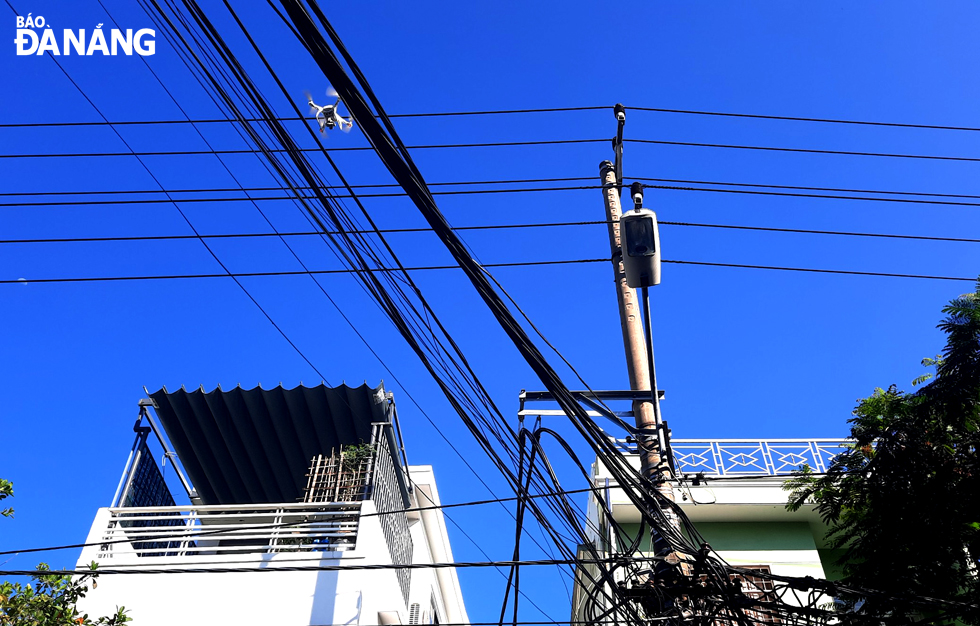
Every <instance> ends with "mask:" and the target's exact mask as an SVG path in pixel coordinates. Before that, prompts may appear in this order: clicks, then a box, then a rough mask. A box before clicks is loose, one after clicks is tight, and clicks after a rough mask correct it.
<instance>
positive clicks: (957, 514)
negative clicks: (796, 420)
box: [786, 281, 980, 624]
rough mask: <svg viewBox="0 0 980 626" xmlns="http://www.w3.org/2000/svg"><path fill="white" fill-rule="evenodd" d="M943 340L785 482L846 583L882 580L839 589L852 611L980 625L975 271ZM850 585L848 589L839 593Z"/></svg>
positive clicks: (943, 325)
mask: <svg viewBox="0 0 980 626" xmlns="http://www.w3.org/2000/svg"><path fill="white" fill-rule="evenodd" d="M942 312H943V313H944V314H945V316H946V317H945V318H944V319H943V320H942V321H941V322H940V323H939V325H938V328H939V329H940V330H942V331H943V332H944V333H945V334H946V338H947V341H946V347H945V348H944V349H943V353H942V355H941V356H940V357H937V358H936V359H926V360H924V361H923V365H926V366H931V367H934V368H935V376H934V377H929V376H924V377H920V378H918V379H916V381H914V383H913V384H921V383H923V382H926V381H929V382H928V383H927V384H925V385H924V386H922V387H920V388H919V389H918V390H917V391H915V392H914V393H906V392H904V391H899V390H897V388H896V387H895V386H892V387H889V388H888V389H876V390H875V391H874V393H873V394H872V395H871V396H870V397H868V398H865V399H863V400H860V401H859V403H858V405H857V408H856V409H855V410H854V412H853V418H852V419H851V420H850V422H849V423H850V424H851V438H852V439H853V442H852V444H851V446H850V447H849V449H848V450H846V451H845V452H844V453H842V454H840V455H839V456H837V457H836V458H835V459H834V460H833V461H832V463H831V466H830V467H829V468H828V471H827V473H826V474H825V475H823V476H819V477H818V476H815V475H813V474H812V473H811V472H810V470H809V469H808V468H804V471H803V472H802V473H801V474H799V475H798V476H797V477H796V478H795V479H793V480H791V481H789V483H788V484H787V487H786V488H787V489H789V490H790V491H791V492H792V493H791V494H790V498H789V503H788V504H787V508H789V509H790V510H794V511H795V510H798V509H799V508H800V507H802V506H803V505H804V504H806V503H809V502H813V503H815V504H816V507H817V511H818V512H819V513H820V515H821V516H822V517H823V519H824V520H825V521H826V522H827V523H828V524H829V526H830V531H829V534H828V538H829V541H830V544H831V546H832V547H834V548H838V549H841V550H842V551H843V556H842V558H841V560H840V563H839V564H840V565H841V566H842V569H843V581H842V582H843V583H845V584H849V585H854V586H860V587H863V588H868V589H874V590H879V591H881V592H883V595H880V596H879V595H875V594H864V596H863V597H858V596H853V597H844V598H842V600H843V604H842V608H843V610H845V611H846V612H848V613H849V614H851V615H852V616H855V617H858V618H860V617H861V616H867V617H868V618H869V619H871V620H874V619H880V618H882V617H889V616H890V617H893V618H912V619H914V618H917V617H918V618H922V617H928V618H932V619H939V620H946V619H948V620H953V619H956V620H958V621H961V622H965V623H969V624H980V611H978V610H977V609H976V608H970V607H969V606H962V605H954V604H948V603H944V602H935V601H929V600H927V601H925V602H923V601H922V600H921V598H932V599H938V600H941V601H952V602H956V603H965V604H967V605H970V604H972V605H976V604H978V603H980V587H978V584H977V557H978V556H980V468H978V465H977V462H978V445H980V410H978V409H980V281H978V283H977V288H976V292H975V293H972V294H967V295H963V296H960V297H959V298H956V299H955V300H952V301H951V302H950V303H949V304H948V305H947V306H945V307H944V308H943V309H942ZM842 595H845V594H842Z"/></svg>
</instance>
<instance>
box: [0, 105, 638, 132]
mask: <svg viewBox="0 0 980 626" xmlns="http://www.w3.org/2000/svg"><path fill="white" fill-rule="evenodd" d="M604 109H608V110H612V107H610V106H586V107H552V108H544V109H502V110H495V111H440V112H433V113H389V114H388V117H391V118H395V117H398V118H412V117H459V116H470V115H508V114H514V113H565V112H572V111H599V110H604ZM637 110H639V109H637ZM301 121H312V118H310V117H296V116H292V117H288V116H287V117H278V116H277V117H250V118H245V119H243V120H237V119H229V118H211V119H199V120H190V119H188V120H119V121H115V122H19V123H7V124H0V128H43V127H64V126H110V125H111V126H153V125H158V124H215V123H223V124H227V123H231V122H245V123H253V122H301Z"/></svg>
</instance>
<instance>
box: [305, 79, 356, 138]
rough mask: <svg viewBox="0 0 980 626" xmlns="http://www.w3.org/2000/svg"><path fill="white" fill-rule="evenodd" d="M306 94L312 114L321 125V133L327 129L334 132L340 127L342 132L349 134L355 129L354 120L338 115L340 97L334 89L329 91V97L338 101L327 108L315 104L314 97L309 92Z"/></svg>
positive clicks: (326, 106)
mask: <svg viewBox="0 0 980 626" xmlns="http://www.w3.org/2000/svg"><path fill="white" fill-rule="evenodd" d="M303 93H304V94H306V99H307V101H308V103H309V105H310V113H313V114H314V115H313V116H314V117H315V118H316V121H317V122H319V124H320V132H321V133H322V132H323V131H324V130H326V129H328V128H329V129H330V130H333V129H334V128H337V127H338V126H339V127H340V130H342V131H344V132H345V133H349V132H350V129H351V128H353V127H354V120H352V119H351V118H349V117H341V116H340V115H339V114H338V113H337V107H339V106H340V104H341V102H340V96H338V95H337V92H336V91H334V90H333V89H327V95H328V96H329V97H331V98H337V101H336V102H335V103H333V104H328V105H325V106H320V105H319V104H317V103H315V102H313V96H312V95H311V94H310V92H309V91H304V92H303Z"/></svg>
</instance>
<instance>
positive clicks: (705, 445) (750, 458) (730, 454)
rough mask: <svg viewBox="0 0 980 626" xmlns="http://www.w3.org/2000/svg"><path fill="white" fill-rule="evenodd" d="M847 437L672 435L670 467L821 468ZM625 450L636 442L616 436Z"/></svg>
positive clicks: (739, 471) (724, 471)
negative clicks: (679, 437)
mask: <svg viewBox="0 0 980 626" xmlns="http://www.w3.org/2000/svg"><path fill="white" fill-rule="evenodd" d="M848 441H849V440H847V439H672V440H671V442H670V447H671V450H672V452H673V458H674V467H675V468H676V469H677V472H679V473H681V474H697V473H703V474H704V475H705V476H759V475H768V474H790V473H792V472H794V471H796V470H798V469H799V468H800V466H801V465H809V466H810V468H811V469H812V470H813V471H814V472H825V471H827V466H828V465H829V463H830V461H831V459H832V458H833V457H834V456H836V455H838V454H840V453H841V452H843V451H844V448H845V447H846V446H847V445H848ZM616 447H617V448H619V449H620V450H621V451H623V452H625V453H626V454H636V453H637V451H636V443H635V442H633V441H630V442H627V441H626V440H624V439H617V440H616Z"/></svg>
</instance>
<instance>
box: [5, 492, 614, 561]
mask: <svg viewBox="0 0 980 626" xmlns="http://www.w3.org/2000/svg"><path fill="white" fill-rule="evenodd" d="M599 490H600V488H599V487H591V488H585V489H569V490H563V491H562V492H560V493H540V494H534V495H530V494H528V495H521V496H511V497H508V498H494V499H490V500H473V501H471V502H452V503H449V504H433V505H431V506H418V507H411V508H405V509H398V510H394V511H375V512H374V513H360V512H357V513H355V512H351V513H350V515H352V516H357V518H358V519H363V518H367V517H383V516H385V515H395V514H398V513H417V512H420V511H434V510H440V511H442V510H445V509H455V508H459V507H464V506H481V505H484V504H497V503H502V502H513V501H515V500H519V499H522V498H549V497H554V496H557V495H570V494H577V493H591V492H593V491H599ZM317 504H318V503H316V502H311V503H310V506H314V507H315V506H316V505H317ZM304 513H306V512H305V511H304ZM312 514H313V515H315V514H316V513H312ZM307 523H309V522H308V521H307V520H302V521H298V522H278V523H270V524H244V525H241V526H236V527H234V528H224V529H220V530H207V526H201V529H202V530H201V532H191V533H189V532H187V531H186V530H184V531H175V532H174V534H172V535H153V537H152V541H154V542H157V541H168V542H169V541H173V540H179V539H188V538H190V537H198V538H199V537H206V536H212V535H225V534H230V535H233V534H235V533H236V532H240V531H242V530H267V529H268V530H271V529H276V528H288V527H290V526H299V525H302V524H307ZM145 540H146V541H149V539H145ZM133 541H134V538H132V537H130V538H128V539H113V540H111V541H93V542H89V543H72V544H66V545H60V546H47V547H43V548H23V549H20V550H6V551H3V552H0V556H6V555H8V554H29V553H33V552H55V551H58V550H75V549H78V548H91V547H98V546H109V545H113V544H118V543H133Z"/></svg>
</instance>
